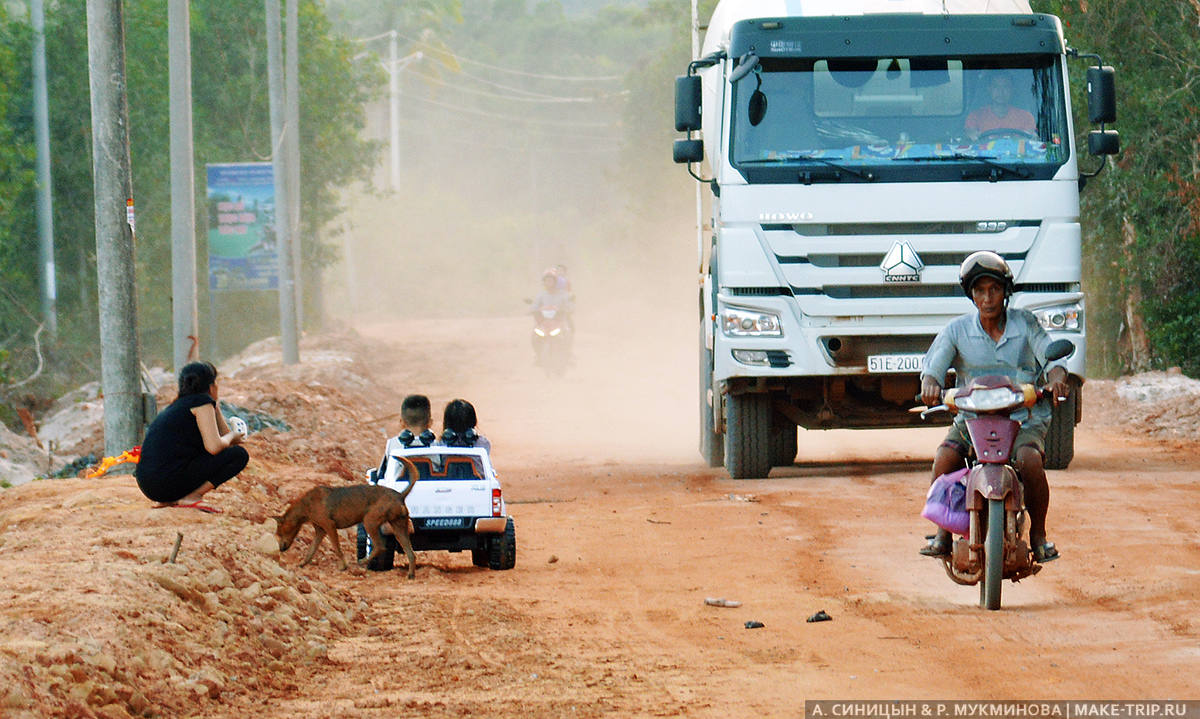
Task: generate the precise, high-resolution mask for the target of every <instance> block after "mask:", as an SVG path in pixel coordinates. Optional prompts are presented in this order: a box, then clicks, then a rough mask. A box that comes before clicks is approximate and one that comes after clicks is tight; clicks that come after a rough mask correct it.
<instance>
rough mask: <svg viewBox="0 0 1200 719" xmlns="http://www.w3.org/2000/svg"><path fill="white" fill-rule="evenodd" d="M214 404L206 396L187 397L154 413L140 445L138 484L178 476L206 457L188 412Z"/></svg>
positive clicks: (195, 424)
mask: <svg viewBox="0 0 1200 719" xmlns="http://www.w3.org/2000/svg"><path fill="white" fill-rule="evenodd" d="M216 403H217V402H216V400H214V399H213V398H212V397H211V396H209V395H208V394H207V393H203V392H202V393H198V394H188V395H184V396H182V397H180V398H178V399H176V400H175V401H174V402H172V403H171V404H169V405H167V408H166V409H164V410H163V411H162V412H159V413H158V416H157V417H155V418H154V421H153V422H151V423H150V427H149V428H147V429H146V438H145V439H144V440H143V441H142V455H141V457H140V458H139V459H138V466H137V478H138V483H139V484H141V483H142V481H143V480H145V481H147V482H150V483H153V482H155V481H156V480H157V479H159V478H161V477H164V476H168V475H171V474H176V473H179V472H182V471H183V470H184V468H185V467H187V465H188V463H189V462H191V461H192V460H194V459H195V458H196V457H200V456H203V455H207V454H209V452H208V450H207V449H205V448H204V438H203V437H202V436H201V435H200V425H199V424H197V423H196V415H194V414H192V409H194V408H196V407H201V406H203V405H206V404H211V405H216Z"/></svg>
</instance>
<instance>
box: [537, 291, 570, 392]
mask: <svg viewBox="0 0 1200 719" xmlns="http://www.w3.org/2000/svg"><path fill="white" fill-rule="evenodd" d="M533 352H534V358H535V362H536V363H537V365H538V366H539V367H541V368H543V369H545V370H546V374H548V375H550V376H552V377H561V376H562V375H563V374H564V373H565V372H566V371H567V365H568V364H569V363H570V360H571V328H570V325H568V323H567V318H566V315H565V313H564V312H562V311H561V310H560V309H559V308H558V307H556V306H554V305H546V306H544V307H541V308H539V309H538V310H536V311H535V312H534V324H533Z"/></svg>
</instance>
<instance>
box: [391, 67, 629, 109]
mask: <svg viewBox="0 0 1200 719" xmlns="http://www.w3.org/2000/svg"><path fill="white" fill-rule="evenodd" d="M411 72H412V74H414V75H416V76H418V77H423V78H425V79H426V80H432V81H434V82H436V81H438V80H439V78H437V77H435V76H434V75H430V74H427V73H423V72H417V71H415V70H414V71H411ZM471 79H476V78H471ZM481 82H482V81H481ZM489 84H491V83H489ZM447 85H449V87H452V88H453V89H454V90H456V91H458V92H465V93H467V94H469V95H479V96H480V97H494V98H497V99H500V100H510V101H512V102H540V103H546V104H572V103H573V104H591V103H594V102H598V101H600V100H608V99H611V98H614V97H621V96H624V95H628V94H629V91H628V90H622V91H621V92H616V93H611V94H607V95H600V96H593V97H556V96H554V95H542V96H540V97H521V96H519V95H502V94H500V93H495V92H488V91H486V90H475V89H472V88H468V87H462V86H461V85H454V84H449V83H447Z"/></svg>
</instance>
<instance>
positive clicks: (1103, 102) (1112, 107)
mask: <svg viewBox="0 0 1200 719" xmlns="http://www.w3.org/2000/svg"><path fill="white" fill-rule="evenodd" d="M1087 96H1088V97H1087V102H1088V122H1091V123H1096V124H1104V123H1108V122H1116V121H1117V90H1116V73H1115V71H1114V70H1113V69H1112V67H1111V66H1109V65H1100V66H1097V67H1089V68H1088V70H1087ZM1089 144H1090V143H1089Z"/></svg>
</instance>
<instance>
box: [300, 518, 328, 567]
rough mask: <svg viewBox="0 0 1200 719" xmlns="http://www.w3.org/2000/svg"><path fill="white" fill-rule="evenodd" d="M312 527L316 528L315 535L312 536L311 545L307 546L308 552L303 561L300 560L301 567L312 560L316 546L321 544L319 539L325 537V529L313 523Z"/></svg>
mask: <svg viewBox="0 0 1200 719" xmlns="http://www.w3.org/2000/svg"><path fill="white" fill-rule="evenodd" d="M313 529H315V530H316V535H315V536H314V537H313V543H312V546H311V547H309V548H308V554H307V555H306V556H305V557H304V561H303V562H300V566H301V567H303V566H304V565H306V564H308V563H309V562H311V561H312V558H313V557H314V556H316V554H317V547H319V546H321V540H322V539H324V538H325V530H324V529H323V528H321V527H320V526H318V525H315V524H314V525H313Z"/></svg>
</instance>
